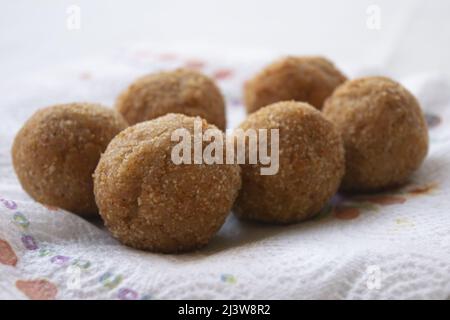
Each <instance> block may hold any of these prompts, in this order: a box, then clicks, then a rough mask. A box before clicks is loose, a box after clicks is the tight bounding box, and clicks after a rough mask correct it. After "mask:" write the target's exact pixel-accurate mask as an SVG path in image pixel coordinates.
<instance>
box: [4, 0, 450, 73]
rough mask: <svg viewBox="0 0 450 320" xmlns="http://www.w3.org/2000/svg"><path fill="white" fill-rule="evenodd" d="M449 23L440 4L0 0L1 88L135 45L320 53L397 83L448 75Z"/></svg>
mask: <svg viewBox="0 0 450 320" xmlns="http://www.w3.org/2000/svg"><path fill="white" fill-rule="evenodd" d="M70 5H78V6H79V7H80V8H81V29H80V30H68V29H67V27H66V20H67V18H68V14H67V13H66V9H67V7H68V6H70ZM370 5H378V6H379V7H380V9H381V29H380V30H371V29H369V28H368V27H367V24H366V23H367V19H368V14H367V12H366V10H367V8H368V7H369V6H370ZM449 14H450V1H446V0H432V1H429V0H428V1H426V0H396V1H392V0H382V1H380V0H379V1H376V0H372V1H367V0H341V1H336V0H315V1H288V0H276V1H266V0H251V1H245V0H227V1H213V0H191V1H182V0H179V1H176V0H164V1H149V0H147V1H143V0H128V1H111V0H110V1H98V0H97V1H94V0H86V1H75V0H73V1H52V0H40V1H33V0H28V1H25V0H14V1H4V0H3V1H2V6H1V10H0V70H2V73H3V77H1V80H0V81H8V77H10V76H14V75H20V74H26V73H27V72H29V71H31V70H32V69H36V68H38V67H39V69H42V67H45V66H46V65H49V64H55V63H57V62H63V61H64V62H65V61H67V60H69V61H71V60H79V59H84V58H87V57H89V56H92V55H94V54H95V55H96V54H108V53H109V52H111V51H112V50H114V49H115V48H118V47H124V46H125V47H126V46H127V45H128V44H133V43H136V42H143V43H150V44H158V46H159V47H163V48H167V49H168V50H169V49H170V50H177V51H187V50H189V51H192V50H194V51H198V52H201V51H208V52H213V53H216V54H220V55H223V56H227V57H237V58H239V56H243V55H246V56H247V57H251V56H252V55H253V54H255V55H256V54H260V55H261V54H266V53H270V54H271V55H278V54H322V55H326V56H328V57H329V58H331V59H332V60H335V61H336V62H337V63H338V64H340V63H347V64H348V63H355V64H358V65H362V64H363V65H374V66H379V65H381V66H383V67H384V68H385V69H386V70H387V72H388V73H389V74H390V75H392V76H398V77H403V76H408V75H409V74H416V73H421V72H440V73H446V74H449V73H450V19H449V18H448V16H449ZM5 75H6V76H5Z"/></svg>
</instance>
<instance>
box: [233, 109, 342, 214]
mask: <svg viewBox="0 0 450 320" xmlns="http://www.w3.org/2000/svg"><path fill="white" fill-rule="evenodd" d="M240 128H241V129H243V130H248V129H255V130H258V129H268V132H270V129H278V130H279V170H278V172H277V173H276V174H274V175H261V173H260V168H261V165H260V164H257V165H254V164H244V165H242V166H241V168H242V188H241V191H240V193H239V196H238V198H237V200H236V203H235V206H234V213H235V214H236V215H237V216H238V217H241V218H245V219H253V220H259V221H264V222H272V223H293V222H298V221H302V220H305V219H308V218H311V217H313V216H314V215H316V214H317V213H319V211H320V210H321V208H322V207H324V205H325V204H326V203H327V201H328V200H330V198H331V197H332V196H333V195H334V194H335V192H336V191H337V189H338V187H339V184H340V182H341V179H342V176H343V175H344V169H345V163H344V148H343V145H342V140H341V137H340V135H339V134H338V132H337V131H336V130H335V128H334V126H333V125H332V124H331V122H329V121H327V120H326V119H325V118H324V117H323V116H322V114H321V112H320V111H318V110H317V109H315V108H314V107H312V106H310V105H309V104H307V103H303V102H295V101H284V102H278V103H274V104H272V105H269V106H267V107H264V108H262V109H260V110H258V111H256V112H255V113H252V114H251V115H250V116H249V117H248V118H247V120H245V121H244V122H243V123H242V124H241V125H240ZM268 141H270V143H275V142H274V141H271V140H270V139H269V138H268ZM269 150H270V148H269ZM246 156H247V157H248V153H247V154H246ZM246 163H249V162H248V161H246Z"/></svg>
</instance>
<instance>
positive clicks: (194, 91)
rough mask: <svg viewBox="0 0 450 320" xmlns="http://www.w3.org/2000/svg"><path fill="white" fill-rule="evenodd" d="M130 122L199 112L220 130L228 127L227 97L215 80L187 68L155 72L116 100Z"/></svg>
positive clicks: (198, 113)
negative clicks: (166, 115)
mask: <svg viewBox="0 0 450 320" xmlns="http://www.w3.org/2000/svg"><path fill="white" fill-rule="evenodd" d="M116 109H117V110H118V111H119V112H120V113H121V114H122V115H123V116H124V117H125V119H126V120H127V121H128V122H129V123H130V124H136V123H138V122H142V121H146V120H151V119H154V118H158V117H160V116H163V115H165V114H167V113H181V114H185V115H188V116H193V117H195V116H199V117H201V118H203V119H205V120H206V121H208V122H209V123H211V124H214V125H216V126H217V127H219V128H220V129H221V130H225V128H226V119H225V102H224V98H223V96H222V94H221V92H220V90H219V88H218V87H217V86H216V85H215V83H214V82H213V80H211V79H210V78H208V77H207V76H205V75H203V74H201V73H199V72H196V71H193V70H188V69H177V70H175V71H170V72H160V73H154V74H150V75H147V76H144V77H142V78H139V79H137V80H136V81H135V82H134V83H132V84H131V85H130V86H129V87H128V89H126V90H125V91H124V92H123V93H122V94H121V95H120V96H119V97H118V98H117V102H116Z"/></svg>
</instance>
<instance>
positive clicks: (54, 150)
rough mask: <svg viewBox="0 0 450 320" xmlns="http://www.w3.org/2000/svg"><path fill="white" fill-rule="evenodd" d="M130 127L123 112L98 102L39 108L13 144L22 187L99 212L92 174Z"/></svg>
mask: <svg viewBox="0 0 450 320" xmlns="http://www.w3.org/2000/svg"><path fill="white" fill-rule="evenodd" d="M127 126H128V124H127V123H126V121H125V120H124V119H123V118H122V116H121V115H120V114H119V113H117V112H116V111H114V110H111V109H108V108H105V107H102V106H100V105H98V104H89V103H72V104H63V105H56V106H52V107H47V108H44V109H41V110H39V111H37V112H36V113H35V114H34V115H33V116H32V117H31V118H30V119H29V120H28V121H27V122H26V123H25V125H24V126H23V127H22V129H21V130H20V131H19V133H18V134H17V136H16V138H15V140H14V144H13V148H12V158H13V164H14V169H15V171H16V173H17V176H18V178H19V180H20V183H21V184H22V187H23V188H24V189H25V191H26V192H28V194H29V195H30V196H31V197H32V198H34V199H35V200H36V201H38V202H41V203H44V204H46V205H50V206H55V207H59V208H62V209H66V210H68V211H71V212H74V213H77V214H80V215H89V214H95V213H96V212H97V207H96V205H95V199H94V192H93V180H92V174H93V172H94V170H95V167H96V166H97V163H98V161H99V159H100V155H101V153H102V152H103V151H105V149H106V146H107V145H108V143H109V141H110V140H111V139H112V138H113V137H114V136H115V135H116V134H117V133H119V132H120V131H122V130H123V129H125V128H126V127H127Z"/></svg>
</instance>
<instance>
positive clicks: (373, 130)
mask: <svg viewBox="0 0 450 320" xmlns="http://www.w3.org/2000/svg"><path fill="white" fill-rule="evenodd" d="M323 113H324V115H325V117H327V118H328V119H329V120H330V121H332V122H333V123H334V124H335V125H336V127H337V128H338V130H339V131H340V132H341V134H342V137H343V140H344V145H345V151H346V174H345V177H344V180H343V183H342V190H346V191H356V192H365V191H379V190H383V189H386V188H391V187H395V186H398V185H401V184H403V183H405V182H406V181H407V179H408V178H409V177H410V175H411V174H412V173H413V172H414V171H415V170H416V169H418V168H419V166H420V165H421V163H422V162H423V160H424V159H425V157H426V155H427V152H428V129H427V124H426V121H425V118H424V115H423V113H422V110H421V108H420V105H419V103H418V101H417V100H416V98H415V97H414V96H413V95H412V94H411V93H410V92H409V91H408V90H406V89H405V88H404V87H403V86H401V85H400V84H399V83H397V82H395V81H393V80H391V79H388V78H384V77H368V78H361V79H356V80H352V81H349V82H347V83H345V84H343V85H342V86H340V87H339V88H338V89H336V91H335V92H334V94H333V95H332V96H331V97H330V98H329V99H328V100H327V101H326V103H325V107H324V110H323Z"/></svg>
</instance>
